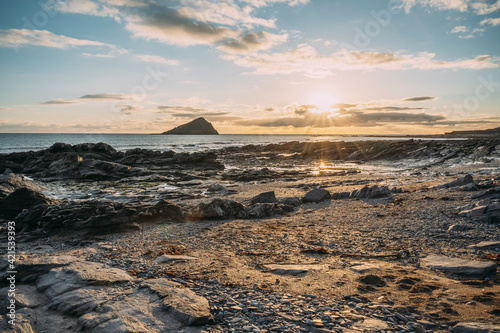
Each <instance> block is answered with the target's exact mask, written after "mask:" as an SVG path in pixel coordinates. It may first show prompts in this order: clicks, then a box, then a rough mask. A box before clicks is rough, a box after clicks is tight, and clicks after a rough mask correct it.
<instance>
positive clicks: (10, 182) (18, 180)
mask: <svg viewBox="0 0 500 333" xmlns="http://www.w3.org/2000/svg"><path fill="white" fill-rule="evenodd" d="M8 171H9V172H4V174H2V175H0V199H1V198H4V197H6V196H7V195H9V194H10V193H12V192H14V191H15V190H17V189H19V188H21V187H25V188H29V189H31V190H33V191H36V192H41V191H42V190H43V188H42V187H41V186H39V185H37V184H35V183H34V182H33V181H31V180H28V179H26V178H24V177H22V176H19V175H16V174H14V173H12V172H11V171H10V170H8Z"/></svg>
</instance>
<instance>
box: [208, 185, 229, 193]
mask: <svg viewBox="0 0 500 333" xmlns="http://www.w3.org/2000/svg"><path fill="white" fill-rule="evenodd" d="M225 189H226V188H225V187H224V186H222V185H218V184H215V185H212V186H210V187H209V188H208V189H207V191H208V192H221V191H224V190H225Z"/></svg>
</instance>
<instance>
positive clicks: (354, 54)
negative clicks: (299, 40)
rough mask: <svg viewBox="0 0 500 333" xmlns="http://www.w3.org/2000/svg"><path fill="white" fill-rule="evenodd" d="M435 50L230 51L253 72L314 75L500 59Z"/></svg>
mask: <svg viewBox="0 0 500 333" xmlns="http://www.w3.org/2000/svg"><path fill="white" fill-rule="evenodd" d="M435 56H436V55H435V54H434V53H426V52H422V53H418V54H416V55H409V54H403V53H402V52H397V53H383V52H363V51H349V50H345V49H343V50H340V51H338V52H335V53H332V54H329V55H322V54H319V53H318V51H317V50H316V49H315V48H314V47H312V46H310V45H306V44H303V45H300V46H299V47H298V48H296V49H293V50H289V51H286V52H281V53H279V52H277V53H254V54H249V55H245V56H235V55H226V56H225V58H226V59H229V60H232V61H234V62H235V63H236V64H238V65H240V66H242V67H248V68H253V69H254V71H253V72H252V73H253V74H263V75H270V74H292V73H302V74H305V75H307V76H310V77H325V76H330V75H333V74H334V72H335V71H346V70H411V69H420V70H431V69H484V68H497V67H498V64H497V63H496V62H497V61H498V60H499V59H497V58H492V57H491V56H488V55H484V56H478V57H476V58H474V59H459V60H451V61H442V60H436V59H435Z"/></svg>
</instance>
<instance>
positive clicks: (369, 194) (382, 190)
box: [350, 185, 398, 199]
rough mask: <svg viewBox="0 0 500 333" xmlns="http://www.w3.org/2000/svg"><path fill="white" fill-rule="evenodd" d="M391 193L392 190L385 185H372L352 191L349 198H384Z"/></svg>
mask: <svg viewBox="0 0 500 333" xmlns="http://www.w3.org/2000/svg"><path fill="white" fill-rule="evenodd" d="M394 191H395V192H398V190H397V189H394ZM391 195H392V191H391V190H390V189H389V188H388V187H387V186H382V187H379V186H378V185H374V186H371V187H370V186H365V187H363V188H362V189H361V190H359V191H353V192H352V193H351V195H350V198H351V199H357V198H359V199H375V198H384V197H389V196H391Z"/></svg>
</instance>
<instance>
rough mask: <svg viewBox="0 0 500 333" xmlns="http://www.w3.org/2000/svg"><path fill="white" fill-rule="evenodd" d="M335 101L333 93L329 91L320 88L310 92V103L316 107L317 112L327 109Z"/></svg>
mask: <svg viewBox="0 0 500 333" xmlns="http://www.w3.org/2000/svg"><path fill="white" fill-rule="evenodd" d="M335 103H337V101H336V98H335V95H334V94H332V93H331V92H328V91H324V90H323V91H321V90H320V91H315V92H313V93H311V97H310V104H314V105H316V106H317V107H318V110H317V112H325V111H328V110H330V109H331V106H332V105H333V104H335Z"/></svg>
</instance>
